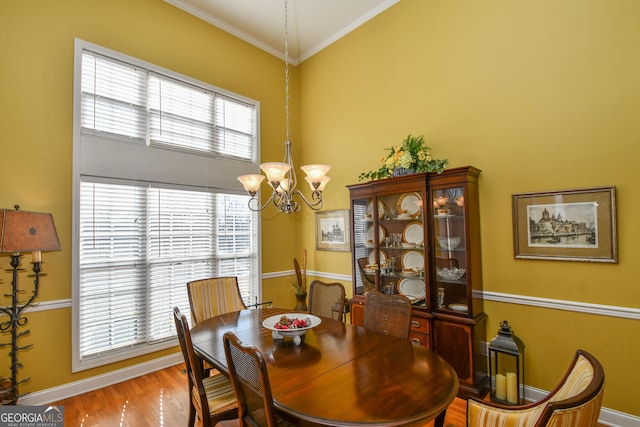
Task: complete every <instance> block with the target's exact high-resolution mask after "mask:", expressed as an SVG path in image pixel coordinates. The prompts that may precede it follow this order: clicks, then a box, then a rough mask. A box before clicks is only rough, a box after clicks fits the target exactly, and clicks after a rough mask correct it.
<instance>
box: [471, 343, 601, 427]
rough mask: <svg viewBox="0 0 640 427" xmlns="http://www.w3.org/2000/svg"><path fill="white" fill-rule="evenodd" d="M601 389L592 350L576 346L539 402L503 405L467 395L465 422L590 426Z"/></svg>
mask: <svg viewBox="0 0 640 427" xmlns="http://www.w3.org/2000/svg"><path fill="white" fill-rule="evenodd" d="M603 392H604V370H603V368H602V365H600V362H598V360H596V358H595V357H593V356H592V355H591V354H589V353H587V352H586V351H583V350H578V351H577V352H576V354H575V356H574V358H573V361H572V363H571V366H570V367H569V369H568V370H567V373H566V374H565V375H564V377H563V379H562V381H561V382H560V384H559V385H558V386H557V387H556V388H555V389H554V390H553V391H551V392H550V393H549V394H548V395H547V396H546V397H545V398H544V399H541V400H539V401H538V402H535V403H531V404H528V405H523V406H506V405H499V404H496V403H493V402H485V401H482V400H479V399H476V398H473V397H471V398H469V400H468V401H467V426H469V427H476V426H478V427H479V426H483V427H490V426H496V427H498V426H499V427H516V426H517V427H527V426H534V427H540V426H553V427H561V426H571V427H593V426H596V425H597V422H598V416H599V414H600V408H601V406H602V395H603Z"/></svg>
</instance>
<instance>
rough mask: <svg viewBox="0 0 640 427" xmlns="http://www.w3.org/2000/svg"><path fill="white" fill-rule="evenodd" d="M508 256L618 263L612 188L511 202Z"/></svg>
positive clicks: (523, 197) (517, 196) (518, 196)
mask: <svg viewBox="0 0 640 427" xmlns="http://www.w3.org/2000/svg"><path fill="white" fill-rule="evenodd" d="M512 203H513V238H514V242H513V243H514V255H515V257H516V258H524V259H546V260H558V261H589V262H611V263H616V262H618V248H617V238H616V197H615V187H600V188H587V189H576V190H563V191H547V192H540V193H523V194H514V195H513V196H512Z"/></svg>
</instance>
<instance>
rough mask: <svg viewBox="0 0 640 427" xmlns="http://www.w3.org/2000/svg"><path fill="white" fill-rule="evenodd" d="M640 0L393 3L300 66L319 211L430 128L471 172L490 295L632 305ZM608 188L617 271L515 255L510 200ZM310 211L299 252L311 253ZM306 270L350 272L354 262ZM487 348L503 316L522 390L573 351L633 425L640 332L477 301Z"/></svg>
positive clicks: (559, 367)
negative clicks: (588, 355)
mask: <svg viewBox="0 0 640 427" xmlns="http://www.w3.org/2000/svg"><path fill="white" fill-rule="evenodd" d="M639 19H640V2H637V1H634V0H626V1H623V0H614V1H608V2H603V1H600V0H568V1H562V2H557V1H553V0H541V1H536V2H514V1H507V0H485V1H451V0H402V1H401V2H399V3H397V4H396V5H395V6H393V7H392V8H390V9H389V10H387V11H385V12H384V13H383V14H381V15H379V16H377V17H376V18H374V19H373V20H371V21H369V22H368V23H366V24H365V25H363V26H362V27H360V28H358V29H357V30H356V31H354V32H352V33H350V34H349V35H347V36H346V37H344V38H343V39H341V40H339V41H338V42H336V43H334V44H333V45H332V46H330V47H329V48H327V49H325V50H323V51H322V52H320V53H319V54H316V55H315V56H314V57H312V58H310V59H309V60H307V61H305V62H304V63H303V64H302V65H301V66H300V70H299V72H300V74H301V76H302V77H301V80H302V83H301V92H302V93H301V102H302V119H301V130H302V134H301V137H302V139H303V140H304V143H305V152H304V158H305V160H306V161H312V160H313V159H315V158H316V157H323V156H325V155H327V153H330V155H331V163H332V165H333V169H332V172H331V175H332V176H333V180H332V181H331V183H330V184H329V186H328V187H327V191H326V197H327V198H328V200H327V205H328V206H329V207H330V208H332V209H341V208H347V207H348V191H347V189H346V188H345V185H348V184H352V183H355V182H357V177H358V174H359V173H360V172H363V171H367V170H370V169H376V168H377V167H378V164H379V159H380V157H381V156H382V155H383V154H384V153H385V149H386V148H388V147H390V146H391V145H394V144H398V143H400V142H401V141H402V139H403V138H404V137H405V136H406V135H407V134H409V133H411V134H414V135H421V134H424V135H425V138H426V140H427V141H428V144H429V145H430V147H431V148H432V149H433V154H434V155H435V156H436V157H438V158H449V159H450V166H452V167H454V166H464V165H473V166H476V167H478V168H480V169H482V171H483V172H482V174H481V177H480V204H481V224H482V225H481V229H482V230H481V231H482V256H483V275H484V288H485V290H487V291H493V292H501V293H506V294H518V295H527V296H534V297H542V298H552V299H560V300H567V301H577V302H586V303H595V304H605V305H613V306H622V307H633V308H636V309H637V308H640V286H638V285H637V271H638V268H637V264H636V262H637V258H638V256H639V255H640V251H639V250H638V248H637V242H639V241H640V228H639V227H637V226H636V225H637V224H636V218H637V217H638V211H639V210H640V190H639V188H638V182H640V172H639V170H640V169H639V168H638V166H637V158H638V155H639V154H640V148H639V147H640V136H639V135H640V120H638V117H640V78H638V76H640V49H639V48H638V47H639V46H640V30H639V28H640V27H639V26H638V20H639ZM603 185H615V186H616V189H617V195H618V200H617V209H618V215H617V220H618V238H619V243H618V249H619V254H620V257H619V263H618V264H600V263H584V262H560V261H533V260H515V259H514V257H513V249H512V248H513V244H512V241H513V240H512V239H513V235H512V228H511V226H512V215H511V195H512V194H513V193H520V192H529V191H545V190H556V189H571V188H583V187H594V186H603ZM311 220H312V218H311V217H310V216H306V217H305V224H304V227H303V231H302V232H301V237H302V242H303V243H302V244H303V245H305V246H307V247H312V245H313V238H314V236H313V232H312V230H313V227H312V225H311V223H310V221H311ZM314 268H315V269H316V270H319V271H334V272H340V273H344V274H349V273H350V271H351V269H350V267H349V257H348V254H344V255H340V256H336V254H334V253H329V252H323V253H320V252H318V253H317V254H316V256H315V265H314ZM485 311H486V312H487V314H488V315H489V321H488V328H487V338H488V339H490V338H492V337H493V336H494V335H495V333H496V332H497V330H498V325H499V322H500V321H502V320H504V319H508V320H509V323H510V324H511V325H512V326H513V328H514V330H515V332H516V334H517V335H518V336H519V337H520V338H522V340H523V341H524V343H525V345H526V352H525V354H526V356H525V357H526V366H527V373H526V376H527V384H528V385H531V386H533V387H537V388H540V389H544V390H549V389H551V388H552V387H553V385H554V384H555V383H556V382H557V381H558V380H559V378H560V376H561V374H562V373H563V371H564V369H565V368H566V367H567V365H568V363H569V360H570V359H571V357H572V355H573V353H574V351H575V350H576V349H578V348H582V349H585V350H588V351H591V352H593V353H594V354H595V355H596V356H597V357H598V358H599V359H600V360H601V361H602V363H603V364H604V366H605V369H606V374H607V381H606V391H605V397H604V405H605V406H606V407H609V408H613V409H616V410H619V411H622V412H626V413H630V414H634V415H640V408H639V407H638V404H637V402H638V400H637V397H636V396H635V395H634V394H633V393H630V392H629V391H630V390H633V389H635V387H636V385H637V384H638V382H640V374H639V369H638V367H637V363H636V362H635V360H636V359H637V354H638V353H639V351H640V340H638V337H639V336H640V322H638V321H637V320H625V319H619V318H612V317H607V316H600V315H588V314H578V313H572V312H568V311H558V310H551V309H543V308H537V307H528V306H521V305H513V304H505V303H498V302H487V303H486V304H485Z"/></svg>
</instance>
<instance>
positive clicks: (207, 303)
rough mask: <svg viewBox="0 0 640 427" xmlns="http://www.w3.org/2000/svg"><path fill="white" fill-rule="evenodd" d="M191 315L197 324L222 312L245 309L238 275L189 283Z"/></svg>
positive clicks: (188, 292)
mask: <svg viewBox="0 0 640 427" xmlns="http://www.w3.org/2000/svg"><path fill="white" fill-rule="evenodd" d="M187 294H188V295H189V305H190V306H191V317H192V319H193V321H194V322H195V323H196V324H197V323H200V322H202V321H203V320H206V319H209V318H211V317H213V316H218V315H220V314H225V313H230V312H232V311H240V310H245V309H246V308H247V306H246V305H245V303H244V301H243V300H242V297H241V296H240V288H239V287H238V278H237V277H212V278H209V279H201V280H194V281H191V282H189V283H187Z"/></svg>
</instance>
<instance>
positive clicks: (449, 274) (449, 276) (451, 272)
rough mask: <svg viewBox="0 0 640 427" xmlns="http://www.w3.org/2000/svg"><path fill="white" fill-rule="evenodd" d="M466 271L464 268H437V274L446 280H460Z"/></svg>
mask: <svg viewBox="0 0 640 427" xmlns="http://www.w3.org/2000/svg"><path fill="white" fill-rule="evenodd" d="M464 273H466V270H465V269H464V268H455V267H454V268H436V274H437V275H438V276H440V277H441V278H442V279H444V280H460V278H461V277H462V276H464Z"/></svg>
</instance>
